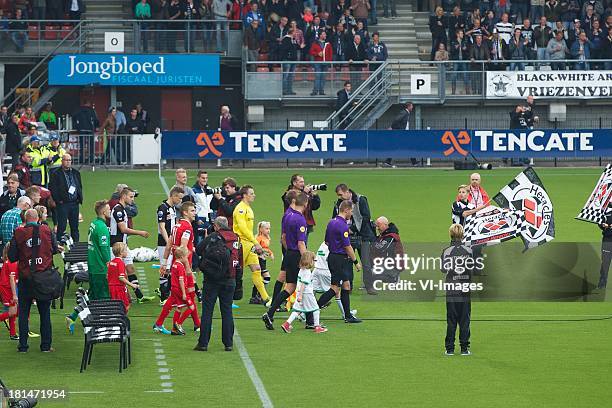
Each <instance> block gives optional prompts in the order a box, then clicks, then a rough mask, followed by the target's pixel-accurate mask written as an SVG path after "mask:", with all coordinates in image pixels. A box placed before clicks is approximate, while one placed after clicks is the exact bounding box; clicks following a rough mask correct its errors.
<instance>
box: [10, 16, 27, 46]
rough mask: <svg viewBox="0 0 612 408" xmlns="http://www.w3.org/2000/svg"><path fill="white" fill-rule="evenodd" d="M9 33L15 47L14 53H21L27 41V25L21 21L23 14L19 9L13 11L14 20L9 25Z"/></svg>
mask: <svg viewBox="0 0 612 408" xmlns="http://www.w3.org/2000/svg"><path fill="white" fill-rule="evenodd" d="M9 32H10V34H11V40H12V41H13V44H14V45H15V51H16V52H20V53H21V52H23V51H24V47H25V43H26V41H27V40H28V23H26V22H25V21H24V19H23V14H22V11H21V10H20V9H17V10H15V19H14V20H11V22H10V23H9Z"/></svg>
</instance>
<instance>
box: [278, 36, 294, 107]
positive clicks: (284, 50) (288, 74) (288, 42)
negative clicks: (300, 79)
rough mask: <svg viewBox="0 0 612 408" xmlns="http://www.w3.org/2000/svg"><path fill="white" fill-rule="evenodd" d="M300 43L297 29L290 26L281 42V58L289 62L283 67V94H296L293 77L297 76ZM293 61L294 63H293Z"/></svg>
mask: <svg viewBox="0 0 612 408" xmlns="http://www.w3.org/2000/svg"><path fill="white" fill-rule="evenodd" d="M297 52H298V45H297V43H296V41H295V30H294V29H293V28H290V29H289V31H287V34H285V36H284V37H283V40H282V41H281V44H280V59H281V61H284V62H287V63H285V64H282V67H283V95H295V94H296V93H295V92H293V77H294V76H295V61H296V60H297ZM292 62H293V63H292Z"/></svg>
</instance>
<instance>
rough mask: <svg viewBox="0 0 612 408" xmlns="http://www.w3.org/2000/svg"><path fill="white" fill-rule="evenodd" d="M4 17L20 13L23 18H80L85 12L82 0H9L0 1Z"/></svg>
mask: <svg viewBox="0 0 612 408" xmlns="http://www.w3.org/2000/svg"><path fill="white" fill-rule="evenodd" d="M0 3H1V4H0V10H1V11H2V12H3V15H4V17H6V18H9V19H10V18H15V16H16V14H17V13H18V12H19V13H21V17H22V18H23V19H24V20H51V21H61V20H80V19H81V17H82V15H83V13H84V12H85V1H84V0H10V1H8V2H4V3H2V2H0Z"/></svg>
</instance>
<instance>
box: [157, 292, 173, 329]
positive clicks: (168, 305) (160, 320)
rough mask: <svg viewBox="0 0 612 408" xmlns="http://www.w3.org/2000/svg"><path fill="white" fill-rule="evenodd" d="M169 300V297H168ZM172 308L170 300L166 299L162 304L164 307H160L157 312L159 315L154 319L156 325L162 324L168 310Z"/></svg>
mask: <svg viewBox="0 0 612 408" xmlns="http://www.w3.org/2000/svg"><path fill="white" fill-rule="evenodd" d="M168 300H170V299H168ZM171 309H172V302H171V301H168V302H166V303H165V304H164V307H162V310H161V313H160V314H159V317H158V318H157V320H156V321H155V324H156V325H157V326H161V325H163V324H164V320H166V317H168V315H169V314H170V310H171Z"/></svg>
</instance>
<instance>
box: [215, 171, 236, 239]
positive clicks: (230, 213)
mask: <svg viewBox="0 0 612 408" xmlns="http://www.w3.org/2000/svg"><path fill="white" fill-rule="evenodd" d="M221 187H222V189H223V192H222V193H215V194H213V197H214V200H213V201H212V202H211V206H212V208H217V216H218V217H219V216H223V217H225V218H227V223H228V225H229V227H230V229H231V228H233V226H234V210H235V209H236V206H237V205H238V204H240V202H241V201H242V195H241V194H240V192H239V191H237V190H236V180H234V179H233V178H231V177H227V178H226V179H225V180H223V184H221Z"/></svg>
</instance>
